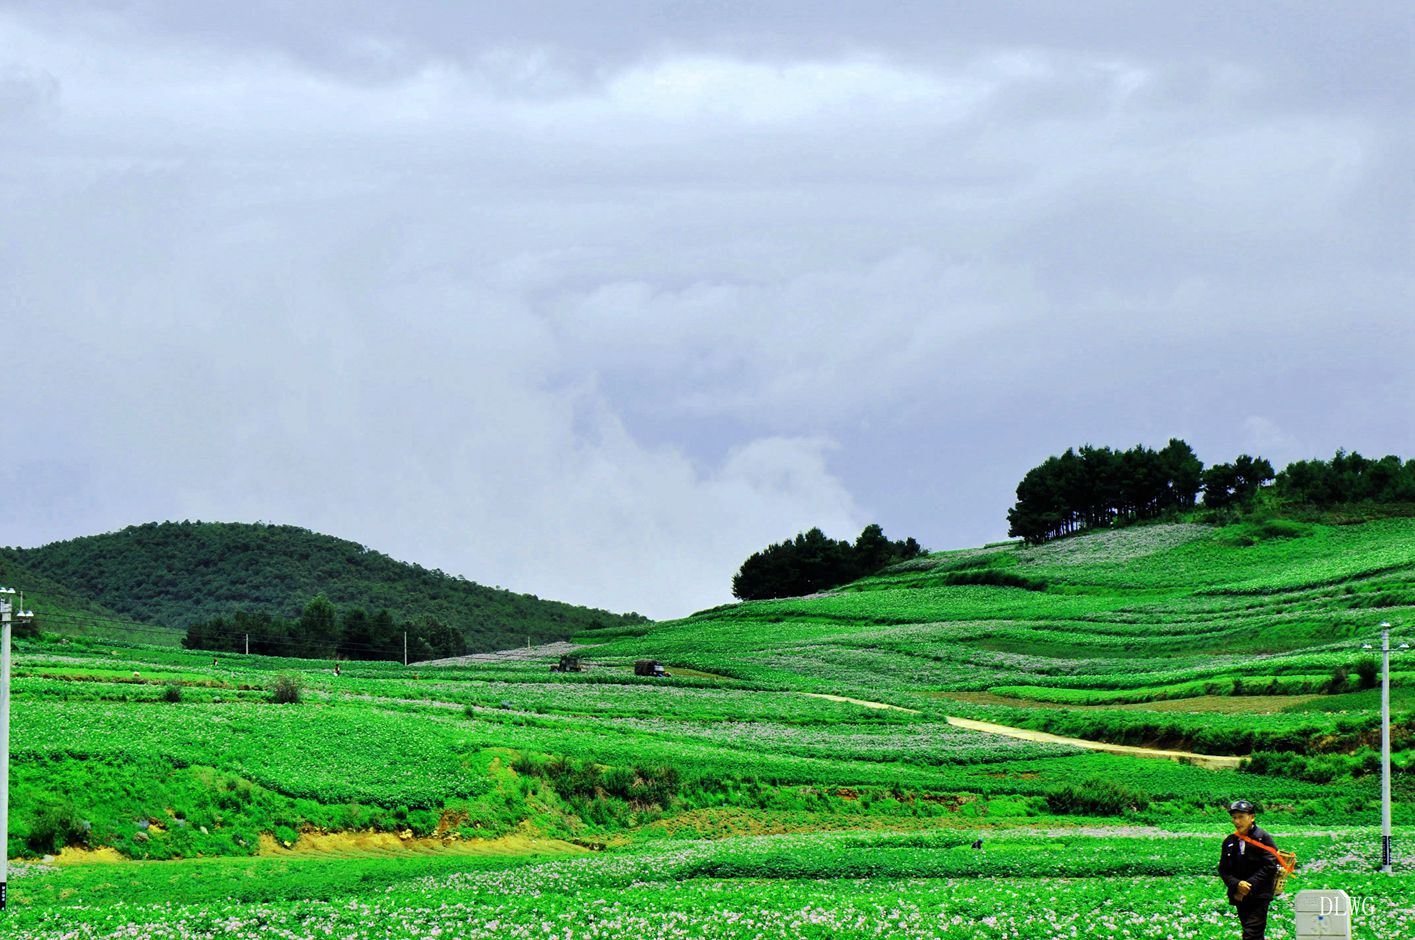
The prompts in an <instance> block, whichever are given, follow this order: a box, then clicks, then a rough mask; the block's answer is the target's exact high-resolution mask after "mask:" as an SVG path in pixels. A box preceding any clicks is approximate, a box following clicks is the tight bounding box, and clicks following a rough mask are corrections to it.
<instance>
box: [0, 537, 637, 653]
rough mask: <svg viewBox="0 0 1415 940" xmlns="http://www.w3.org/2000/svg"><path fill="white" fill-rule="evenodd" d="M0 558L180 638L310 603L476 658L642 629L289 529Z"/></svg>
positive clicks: (9, 552) (626, 619)
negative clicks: (401, 624)
mask: <svg viewBox="0 0 1415 940" xmlns="http://www.w3.org/2000/svg"><path fill="white" fill-rule="evenodd" d="M0 560H9V561H12V562H13V563H14V564H16V565H19V566H23V567H24V568H25V569H27V570H29V571H32V572H34V573H35V574H36V575H39V576H41V577H43V578H47V579H52V582H55V583H58V584H60V585H63V586H64V588H66V589H67V590H68V591H69V592H72V593H75V594H78V595H80V596H82V597H84V598H87V599H89V600H90V601H91V602H94V603H96V604H97V605H102V609H104V610H107V611H111V612H116V613H118V614H121V615H122V616H124V617H128V618H132V619H135V620H141V621H144V622H147V623H156V624H162V625H164V626H169V627H177V628H185V627H187V626H189V625H191V624H195V623H200V622H203V621H210V620H212V619H213V618H217V617H225V618H231V617H232V616H234V615H235V612H236V611H242V610H243V611H252V610H260V611H269V612H270V615H271V616H272V617H274V616H277V615H278V616H280V617H283V618H286V619H287V620H294V619H296V618H298V617H300V616H301V612H302V610H303V607H304V604H305V602H306V601H308V600H309V599H310V598H311V597H314V596H315V595H317V594H323V595H325V596H326V597H328V598H329V599H330V600H331V601H332V602H333V603H335V604H336V605H338V606H339V607H340V608H341V609H342V608H346V607H362V608H363V609H365V610H375V611H376V610H382V609H387V610H388V611H389V612H390V613H391V615H392V616H393V617H394V618H395V619H400V620H416V619H418V618H420V617H423V616H432V617H436V618H438V619H439V620H441V621H443V622H445V623H453V624H457V625H459V626H460V627H461V628H462V629H463V630H464V632H465V637H466V642H467V645H468V647H469V648H471V649H473V650H492V649H504V648H506V647H507V646H513V645H516V644H518V643H522V642H524V641H525V637H526V635H527V634H533V635H535V636H538V637H545V638H548V639H550V638H554V639H568V638H569V637H570V636H572V635H574V634H576V633H579V632H581V631H583V630H593V629H596V628H599V627H618V626H623V625H625V624H630V623H643V622H645V619H646V618H644V617H641V616H639V615H638V614H613V613H609V612H608V611H604V610H593V609H589V608H585V607H576V606H574V605H572V604H566V603H561V602H559V601H550V600H543V599H541V598H539V597H536V596H535V595H531V594H516V593H513V592H511V591H504V590H500V589H497V588H491V587H485V586H483V585H480V584H476V583H474V582H471V581H468V580H466V579H465V578H461V577H456V576H454V575H449V574H446V573H444V572H442V571H437V570H428V569H426V568H423V567H421V566H419V565H415V564H408V563H405V562H400V561H395V560H394V559H392V558H390V557H388V556H387V555H383V554H380V553H379V552H375V551H371V550H369V549H367V548H365V547H363V546H362V545H359V544H357V543H354V542H349V541H346V540H344V539H338V538H333V537H331V536H328V535H320V534H318V533H315V532H310V531H309V530H307V529H301V528H297V527H295V526H279V525H265V524H243V523H215V522H163V523H148V524H146V525H140V526H129V527H128V528H126V529H123V530H122V531H120V532H111V533H108V534H105V535H93V536H86V537H84V538H78V539H70V540H68V541H64V542H55V543H52V544H50V545H45V546H41V547H39V548H26V549H3V550H0ZM27 583H28V582H27Z"/></svg>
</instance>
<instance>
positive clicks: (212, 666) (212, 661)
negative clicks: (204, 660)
mask: <svg viewBox="0 0 1415 940" xmlns="http://www.w3.org/2000/svg"><path fill="white" fill-rule="evenodd" d="M216 665H217V663H216V657H215V656H213V657H211V668H213V669H215V668H216Z"/></svg>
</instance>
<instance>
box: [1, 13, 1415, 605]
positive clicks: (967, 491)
mask: <svg viewBox="0 0 1415 940" xmlns="http://www.w3.org/2000/svg"><path fill="white" fill-rule="evenodd" d="M1412 26H1415V6H1411V5H1409V4H1404V3H1395V2H1381V3H1359V2H1342V3H1340V4H1331V3H1326V2H1322V3H1316V2H1311V3H1302V2H1291V3H1283V4H1275V5H1269V4H1261V3H1232V2H1228V0H1225V2H1218V3H1207V2H1195V0H1184V2H1181V3H1172V4H1159V3H1145V4H1137V3H1131V2H1115V3H1107V2H1096V3H1079V4H1072V3H1055V2H1041V3H1014V4H1002V3H975V2H958V3H949V2H940V0H923V2H887V0H886V2H881V0H875V2H871V3H853V4H828V3H820V2H809V3H808V2H799V3H760V2H751V3H748V2H731V0H712V2H706V0H703V2H699V0H677V2H662V3H631V2H621V0H616V2H614V3H611V4H605V3H602V2H595V3H588V2H586V3H575V2H559V3H536V2H533V0H532V2H521V3H484V4H462V3H431V2H414V0H398V2H387V3H382V2H353V3H333V2H314V0H301V2H299V3H293V4H292V3H287V2H274V0H265V2H252V0H246V2H241V3H230V2H222V3H209V2H196V0H172V2H161V0H147V2H141V0H132V2H125V0H104V2H79V0H68V2H64V3H58V4H56V3H53V2H49V0H44V2H33V3H25V2H20V3H14V2H3V0H0V344H3V350H4V369H3V372H0V396H3V398H2V399H0V401H3V407H0V417H3V422H4V423H3V427H2V428H0V431H2V432H3V435H4V440H5V444H6V448H5V454H4V457H3V458H0V494H2V495H3V500H0V543H3V544H9V545H36V544H41V543H44V542H47V541H51V540H55V539H61V538H68V537H72V536H77V535H84V534H91V533H95V532H101V531H108V530H113V529H116V528H121V527H122V526H124V525H128V524H131V523H138V522H143V521H148V520H160V519H205V520H232V521H255V520H266V521H270V522H281V523H293V524H297V525H301V526H306V527H309V528H312V529H315V530H318V531H321V532H327V533H330V534H334V535H339V536H343V537H346V538H351V539H355V540H357V541H359V542H362V543H364V544H366V545H369V546H370V547H373V548H376V549H379V550H381V551H384V552H387V553H388V554H391V555H393V556H394V557H397V558H400V559H405V560H410V561H416V562H419V563H421V564H423V565H426V566H428V567H440V568H442V569H444V570H446V571H449V572H455V573H459V574H462V575H465V576H466V577H468V578H470V579H472V580H475V581H480V582H482V583H486V584H492V585H501V586H505V587H509V588H513V589H516V590H520V591H527V592H532V593H536V594H539V595H541V596H543V597H554V598H560V599H565V600H569V601H574V602H577V603H584V604H590V605H595V606H602V607H608V608H611V609H615V610H631V609H632V610H638V611H640V612H643V613H646V614H649V615H651V616H655V617H669V616H676V615H681V614H685V613H688V612H689V611H692V610H694V609H698V608H702V607H705V606H709V605H712V604H715V603H720V602H722V601H725V600H727V599H729V596H730V595H729V585H730V579H731V576H732V574H733V572H734V571H735V570H736V568H737V566H738V565H739V564H740V562H741V561H742V559H743V558H744V557H745V556H746V555H748V554H749V553H750V552H752V551H753V550H755V549H758V548H760V547H762V546H764V545H766V544H767V543H769V542H773V541H779V540H781V539H783V538H787V537H789V536H791V535H793V534H794V533H795V532H797V531H800V530H802V529H804V528H807V527H809V526H812V525H819V526H821V527H822V528H824V529H825V530H826V532H827V533H829V534H831V535H833V536H836V537H840V538H853V537H854V536H855V535H856V534H857V533H858V531H859V530H860V528H861V527H863V526H864V525H865V524H866V523H868V522H872V521H878V522H880V523H881V524H883V525H884V527H885V531H886V532H887V533H888V534H890V535H891V536H893V537H903V536H905V535H913V536H915V537H917V538H918V539H919V540H920V541H921V542H923V543H924V544H925V545H926V546H928V547H930V548H933V549H940V548H952V547H961V546H966V545H973V544H979V543H982V542H984V541H990V540H995V539H1000V538H1003V537H1004V536H1005V534H1006V527H1007V526H1006V519H1005V514H1006V510H1007V508H1008V507H1009V506H1010V505H1011V502H1012V499H1013V495H1014V494H1013V490H1014V487H1015V486H1016V483H1017V480H1018V479H1019V478H1020V477H1021V475H1022V473H1024V472H1025V471H1026V470H1027V469H1028V468H1029V467H1031V466H1033V465H1034V464H1036V463H1038V462H1040V461H1041V460H1042V459H1044V458H1045V457H1046V456H1048V455H1049V454H1053V453H1058V452H1060V451H1061V450H1063V449H1065V448H1066V447H1067V446H1070V445H1079V444H1081V443H1085V442H1091V443H1095V444H1110V445H1114V446H1129V445H1132V444H1135V443H1146V444H1149V445H1152V446H1160V445H1162V444H1163V443H1164V442H1165V441H1166V440H1167V439H1168V438H1169V437H1171V436H1181V437H1184V438H1185V439H1187V440H1188V441H1189V442H1190V443H1191V444H1192V445H1193V446H1194V447H1195V449H1196V450H1197V451H1198V452H1199V455H1200V457H1201V458H1203V459H1204V460H1205V461H1206V462H1209V463H1215V462H1221V461H1224V460H1229V459H1232V458H1233V457H1234V456H1235V455H1237V454H1238V453H1240V452H1244V451H1247V452H1250V453H1258V454H1262V455H1264V456H1267V457H1268V458H1269V459H1271V460H1272V461H1273V462H1274V464H1276V465H1279V466H1280V465H1281V464H1283V463H1285V462H1287V461H1289V460H1293V459H1298V458H1305V457H1311V456H1330V454H1331V453H1332V452H1333V451H1334V450H1335V449H1336V448H1337V447H1346V448H1348V449H1355V450H1358V451H1360V452H1362V453H1365V454H1368V455H1381V454H1385V453H1392V452H1394V453H1399V454H1401V455H1402V456H1406V457H1415V404H1412V403H1415V323H1413V322H1412V299H1415V271H1412V258H1415V165H1412V164H1415V159H1412V154H1415V130H1412V129H1413V128H1415V123H1412V120H1411V116H1412V113H1415V66H1413V65H1412V63H1413V62H1415V56H1412V50H1415V28H1412Z"/></svg>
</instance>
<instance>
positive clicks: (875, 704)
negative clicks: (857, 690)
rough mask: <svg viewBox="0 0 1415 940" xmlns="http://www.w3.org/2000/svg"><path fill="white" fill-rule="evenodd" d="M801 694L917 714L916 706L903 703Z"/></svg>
mask: <svg viewBox="0 0 1415 940" xmlns="http://www.w3.org/2000/svg"><path fill="white" fill-rule="evenodd" d="M801 694H802V695H805V696H808V697H810V698H823V699H825V700H826V701H827V702H849V703H850V704H851V705H863V706H865V707H866V708H888V709H892V710H893V711H897V712H908V713H909V714H911V715H917V714H919V710H918V709H917V708H905V707H904V706H903V705H887V704H885V703H884V702H867V701H865V700H864V699H862V698H847V697H846V696H844V695H826V694H825V693H824V692H802V693H801Z"/></svg>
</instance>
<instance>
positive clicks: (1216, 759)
mask: <svg viewBox="0 0 1415 940" xmlns="http://www.w3.org/2000/svg"><path fill="white" fill-rule="evenodd" d="M800 694H801V695H807V696H810V697H811V698H823V699H825V700H827V701H830V702H849V703H850V704H852V705H863V706H864V707H865V708H888V709H891V710H893V711H901V712H908V713H909V714H911V715H917V714H920V712H919V710H918V709H915V708H905V707H904V706H902V705H889V704H886V703H885V702H870V701H866V700H865V699H860V698H849V697H847V696H844V695H826V694H825V693H824V692H802V693H800ZM944 720H945V721H947V722H948V723H949V724H950V725H953V726H954V727H955V728H966V729H967V730H969V731H984V732H986V733H988V734H1002V735H1006V736H1007V737H1009V738H1018V739H1020V740H1023V741H1040V742H1042V743H1044V744H1070V745H1072V746H1074V747H1084V748H1086V749H1087V750H1091V751H1106V752H1108V753H1111V754H1129V755H1130V756H1131V757H1158V758H1161V759H1163V760H1172V761H1181V760H1187V761H1193V762H1194V763H1195V764H1197V765H1199V766H1200V767H1207V768H1209V769H1210V770H1225V769H1233V768H1236V767H1237V766H1238V762H1239V761H1240V760H1242V759H1243V758H1241V757H1230V756H1226V755H1217V754H1192V753H1190V752H1189V751H1166V750H1162V749H1160V748H1154V747H1134V746H1132V745H1129V744H1110V743H1107V742H1105V741H1088V740H1086V739H1085V738H1068V737H1065V736H1063V735H1059V734H1048V733H1047V732H1045V731H1033V730H1031V729H1030V728H1013V727H1012V726H1010V725H995V724H993V723H992V722H990V721H975V720H973V719H972V718H959V717H957V716H956V715H945V716H944Z"/></svg>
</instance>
